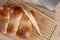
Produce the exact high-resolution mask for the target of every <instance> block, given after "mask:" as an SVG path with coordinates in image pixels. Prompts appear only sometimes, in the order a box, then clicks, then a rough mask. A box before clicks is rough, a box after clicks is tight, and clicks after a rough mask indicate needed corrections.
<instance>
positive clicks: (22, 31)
mask: <svg viewBox="0 0 60 40" xmlns="http://www.w3.org/2000/svg"><path fill="white" fill-rule="evenodd" d="M31 31H32V23H31V21H30V20H29V18H28V17H27V16H26V15H24V16H23V18H22V20H21V25H20V27H19V29H18V31H17V33H16V34H17V35H18V36H19V37H21V38H30V36H31Z"/></svg>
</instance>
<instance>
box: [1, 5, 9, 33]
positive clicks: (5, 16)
mask: <svg viewBox="0 0 60 40" xmlns="http://www.w3.org/2000/svg"><path fill="white" fill-rule="evenodd" d="M9 15H10V7H9V6H8V5H3V6H0V32H1V33H7V27H8V23H9V21H10V16H9Z"/></svg>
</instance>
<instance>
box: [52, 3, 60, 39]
mask: <svg viewBox="0 0 60 40" xmlns="http://www.w3.org/2000/svg"><path fill="white" fill-rule="evenodd" d="M55 11H56V17H55V18H56V23H57V28H56V30H55V32H54V34H53V36H52V37H51V40H60V3H59V4H58V5H57V6H56V8H55Z"/></svg>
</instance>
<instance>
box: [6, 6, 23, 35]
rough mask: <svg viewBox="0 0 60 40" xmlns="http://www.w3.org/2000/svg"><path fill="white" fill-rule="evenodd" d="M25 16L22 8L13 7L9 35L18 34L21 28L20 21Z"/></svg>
mask: <svg viewBox="0 0 60 40" xmlns="http://www.w3.org/2000/svg"><path fill="white" fill-rule="evenodd" d="M22 16H23V10H22V9H21V8H20V7H16V6H12V7H11V12H10V22H9V24H8V29H7V33H8V34H16V32H17V29H18V27H19V21H20V19H21V18H22Z"/></svg>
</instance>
